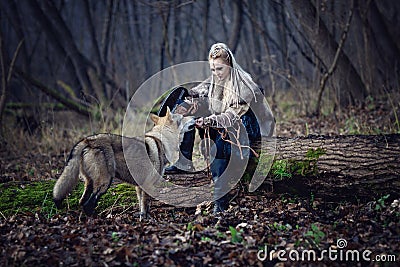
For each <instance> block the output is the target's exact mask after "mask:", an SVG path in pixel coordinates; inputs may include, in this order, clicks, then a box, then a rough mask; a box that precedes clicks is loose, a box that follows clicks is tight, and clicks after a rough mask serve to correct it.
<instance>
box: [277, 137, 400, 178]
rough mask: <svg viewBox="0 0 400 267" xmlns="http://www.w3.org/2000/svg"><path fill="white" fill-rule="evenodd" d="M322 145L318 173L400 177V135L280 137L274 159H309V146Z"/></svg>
mask: <svg viewBox="0 0 400 267" xmlns="http://www.w3.org/2000/svg"><path fill="white" fill-rule="evenodd" d="M317 149H320V150H322V151H323V154H322V155H321V156H320V157H318V159H317V162H316V164H317V169H318V173H319V174H326V173H329V174H335V175H337V176H338V177H353V178H354V180H355V181H356V180H359V182H361V181H362V180H375V179H377V178H386V179H396V178H400V135H399V134H390V135H343V136H307V137H297V138H283V137H278V138H277V141H276V153H275V160H282V159H290V160H295V161H304V160H307V157H306V154H307V152H308V151H310V150H314V151H316V150H317Z"/></svg>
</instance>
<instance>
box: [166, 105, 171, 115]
mask: <svg viewBox="0 0 400 267" xmlns="http://www.w3.org/2000/svg"><path fill="white" fill-rule="evenodd" d="M165 116H166V117H171V110H170V109H169V107H167V113H166V114H165Z"/></svg>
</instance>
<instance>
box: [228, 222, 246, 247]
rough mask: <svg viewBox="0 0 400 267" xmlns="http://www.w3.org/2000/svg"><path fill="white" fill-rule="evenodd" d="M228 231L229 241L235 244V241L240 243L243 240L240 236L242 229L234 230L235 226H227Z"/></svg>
mask: <svg viewBox="0 0 400 267" xmlns="http://www.w3.org/2000/svg"><path fill="white" fill-rule="evenodd" d="M229 232H231V242H232V243H234V244H236V243H241V242H242V241H243V237H242V231H238V230H236V228H235V227H233V226H229Z"/></svg>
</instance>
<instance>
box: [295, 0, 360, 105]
mask: <svg viewBox="0 0 400 267" xmlns="http://www.w3.org/2000/svg"><path fill="white" fill-rule="evenodd" d="M291 4H292V6H293V10H294V13H295V14H296V16H297V18H298V19H299V21H300V24H301V26H302V29H303V32H304V34H305V36H306V37H307V39H308V40H307V41H308V42H309V43H310V44H311V47H312V48H313V49H314V51H315V53H316V55H317V56H318V57H319V58H320V60H321V61H322V62H323V64H324V65H325V66H326V68H329V66H331V65H332V62H333V61H334V58H335V54H336V51H337V48H338V44H337V43H336V41H335V40H334V38H333V36H332V35H331V34H330V32H329V30H328V29H327V27H326V26H325V24H324V22H323V21H322V20H321V19H320V18H319V17H318V15H317V12H316V9H315V7H314V6H313V4H312V3H311V1H310V0H292V1H291ZM332 77H333V79H334V82H335V83H336V84H337V87H338V90H339V97H340V99H339V100H340V105H341V106H347V105H349V104H354V103H355V102H359V101H364V99H365V97H366V90H365V86H364V84H363V82H362V80H361V78H360V76H359V74H358V73H357V71H356V69H355V68H354V66H353V65H352V63H351V62H350V60H349V58H348V57H347V55H346V54H345V53H343V52H341V53H340V56H339V58H338V60H337V68H336V70H335V72H334V73H333V75H332Z"/></svg>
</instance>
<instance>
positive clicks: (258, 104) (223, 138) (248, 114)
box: [181, 43, 275, 213]
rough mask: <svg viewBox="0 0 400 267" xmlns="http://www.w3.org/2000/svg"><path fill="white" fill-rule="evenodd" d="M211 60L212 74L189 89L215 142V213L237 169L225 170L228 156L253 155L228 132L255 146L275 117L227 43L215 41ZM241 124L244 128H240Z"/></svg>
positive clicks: (223, 204) (225, 205) (201, 124)
mask: <svg viewBox="0 0 400 267" xmlns="http://www.w3.org/2000/svg"><path fill="white" fill-rule="evenodd" d="M208 61H209V64H210V71H211V76H210V77H209V78H208V79H206V80H205V81H203V82H202V83H200V84H199V85H198V86H196V87H194V88H192V89H190V90H189V94H190V95H191V96H192V97H194V100H193V101H191V102H190V104H191V105H192V107H191V108H190V110H191V111H192V112H191V114H194V115H197V116H199V115H200V116H201V117H199V118H198V119H197V120H196V126H197V127H198V128H207V129H208V130H209V135H210V138H211V139H212V140H213V142H214V145H213V147H212V150H213V151H212V153H211V154H214V155H215V158H214V159H213V160H212V162H211V165H210V169H211V174H212V177H213V180H214V183H215V187H214V204H215V205H214V213H219V212H223V211H225V210H226V209H227V208H228V206H229V198H228V195H227V192H228V191H229V190H230V185H229V180H230V179H231V177H232V176H234V175H235V174H236V173H237V172H235V171H231V172H229V173H228V174H227V173H226V170H227V166H228V163H229V160H232V159H233V160H238V162H239V161H240V160H241V158H242V157H243V155H245V156H251V153H250V151H249V150H248V149H247V150H246V149H239V148H238V147H236V146H233V145H232V142H229V141H228V140H229V139H232V138H229V135H228V134H227V133H228V132H230V133H237V134H238V136H234V137H233V138H234V139H238V140H239V141H240V144H241V145H243V146H244V147H245V146H246V145H247V146H252V145H253V144H254V142H257V141H258V140H259V139H260V137H261V135H263V136H271V135H272V134H273V131H274V128H275V120H274V117H273V115H272V112H271V110H270V108H269V106H268V104H267V103H266V101H265V98H264V96H263V94H262V92H261V91H260V88H259V87H258V85H257V84H256V83H255V82H254V81H253V79H252V78H251V76H250V74H248V73H247V72H245V71H244V70H243V69H242V68H241V67H240V66H239V64H238V63H237V62H236V60H235V57H234V56H233V53H232V51H231V50H230V49H229V48H228V46H227V45H226V44H223V43H216V44H214V45H212V46H211V49H210V51H209V55H208ZM240 127H242V128H244V129H243V130H242V131H240V130H239V131H238V129H239V128H240ZM246 136H247V137H246ZM231 137H232V136H231ZM235 142H236V141H235ZM246 142H247V143H246ZM192 143H193V141H192ZM192 146H193V145H190V141H189V142H188V140H186V145H184V146H181V151H182V154H185V153H186V154H187V153H188V152H189V151H191V150H192ZM185 151H186V152H185ZM231 165H233V166H234V165H235V164H231ZM224 173H225V175H224V177H222V176H223V174H224ZM239 178H240V177H239Z"/></svg>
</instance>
